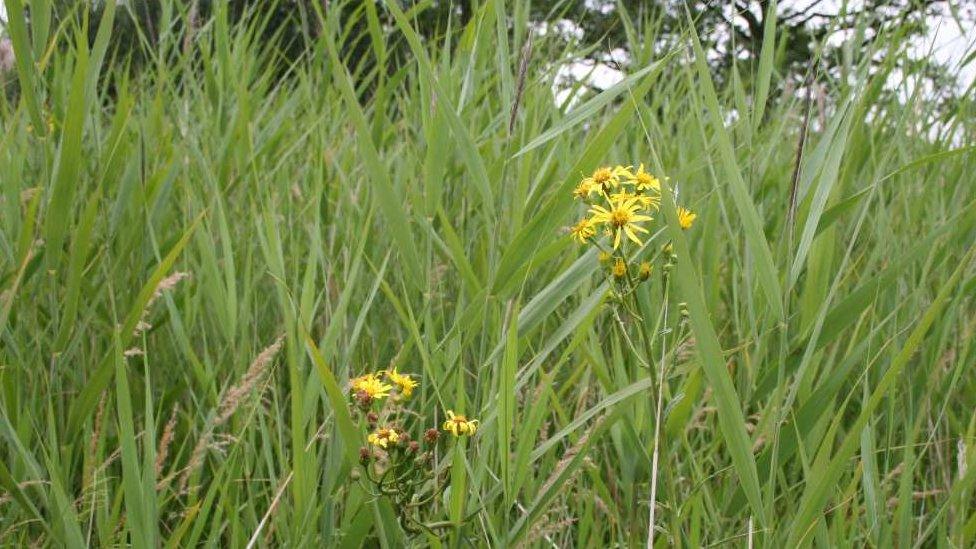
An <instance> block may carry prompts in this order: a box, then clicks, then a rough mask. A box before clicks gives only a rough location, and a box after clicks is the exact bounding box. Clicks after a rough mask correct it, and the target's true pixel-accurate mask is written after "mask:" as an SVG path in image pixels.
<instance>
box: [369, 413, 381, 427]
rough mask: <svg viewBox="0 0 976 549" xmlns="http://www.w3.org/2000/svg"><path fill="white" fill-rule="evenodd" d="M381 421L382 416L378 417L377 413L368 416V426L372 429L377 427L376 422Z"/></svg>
mask: <svg viewBox="0 0 976 549" xmlns="http://www.w3.org/2000/svg"><path fill="white" fill-rule="evenodd" d="M379 420H380V416H378V415H376V412H369V413H368V414H366V424H367V425H369V428H370V429H372V428H374V427H376V422H377V421H379Z"/></svg>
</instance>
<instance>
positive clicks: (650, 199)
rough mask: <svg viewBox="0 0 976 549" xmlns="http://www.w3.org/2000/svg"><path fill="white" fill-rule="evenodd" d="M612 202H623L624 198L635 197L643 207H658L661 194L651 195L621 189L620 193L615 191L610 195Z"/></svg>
mask: <svg viewBox="0 0 976 549" xmlns="http://www.w3.org/2000/svg"><path fill="white" fill-rule="evenodd" d="M609 199H610V201H612V202H621V201H624V200H629V199H634V200H636V201H637V203H638V204H640V205H641V207H642V208H655V209H656V208H657V207H658V206H659V205H660V204H661V197H660V196H659V195H649V194H634V193H630V192H627V191H621V192H619V193H613V194H612V195H610V196H609Z"/></svg>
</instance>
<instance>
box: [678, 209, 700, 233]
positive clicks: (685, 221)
mask: <svg viewBox="0 0 976 549" xmlns="http://www.w3.org/2000/svg"><path fill="white" fill-rule="evenodd" d="M696 217H698V214H696V213H694V212H692V211H691V210H689V209H687V208H678V224H679V225H681V228H682V229H690V228H691V225H692V224H693V223H694V222H695V218H696Z"/></svg>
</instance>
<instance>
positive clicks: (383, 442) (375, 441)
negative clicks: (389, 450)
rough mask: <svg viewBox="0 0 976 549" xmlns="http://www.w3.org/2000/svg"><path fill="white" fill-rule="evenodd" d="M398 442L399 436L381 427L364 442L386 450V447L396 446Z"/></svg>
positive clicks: (387, 428) (389, 429)
mask: <svg viewBox="0 0 976 549" xmlns="http://www.w3.org/2000/svg"><path fill="white" fill-rule="evenodd" d="M399 440H400V435H399V434H397V432H396V431H395V430H393V429H391V428H389V427H382V428H380V429H377V430H375V431H373V432H372V433H370V434H369V436H368V437H366V441H367V442H369V443H370V444H372V445H373V446H379V447H380V448H386V447H387V446H388V445H390V444H391V443H392V444H396V443H397V442H398V441H399Z"/></svg>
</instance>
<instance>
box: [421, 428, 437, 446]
mask: <svg viewBox="0 0 976 549" xmlns="http://www.w3.org/2000/svg"><path fill="white" fill-rule="evenodd" d="M440 436H441V432H440V431H438V430H437V429H435V428H433V427H431V428H430V429H427V430H426V431H424V442H426V443H428V444H433V443H435V442H437V439H438V438H440Z"/></svg>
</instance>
